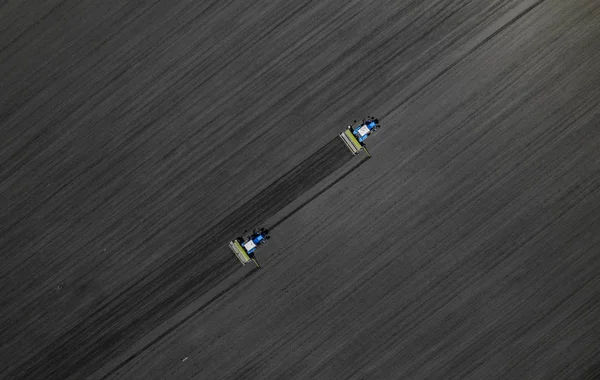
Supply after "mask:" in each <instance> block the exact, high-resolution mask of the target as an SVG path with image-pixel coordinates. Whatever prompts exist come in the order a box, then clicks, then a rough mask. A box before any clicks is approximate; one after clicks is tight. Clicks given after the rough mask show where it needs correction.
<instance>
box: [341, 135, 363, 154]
mask: <svg viewBox="0 0 600 380" xmlns="http://www.w3.org/2000/svg"><path fill="white" fill-rule="evenodd" d="M339 136H340V138H341V139H342V141H344V143H345V144H346V146H347V147H348V149H350V152H352V154H357V153H358V152H360V151H361V150H363V148H364V147H363V146H362V144H361V143H359V142H358V139H357V138H356V137H355V136H354V135H353V134H352V131H350V130H349V129H346V130H345V131H344V132H342V133H340V134H339Z"/></svg>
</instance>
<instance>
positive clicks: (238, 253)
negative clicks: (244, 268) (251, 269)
mask: <svg viewBox="0 0 600 380" xmlns="http://www.w3.org/2000/svg"><path fill="white" fill-rule="evenodd" d="M229 249H231V250H232V251H233V253H234V254H235V257H237V258H238V260H240V263H242V265H246V264H247V263H249V262H250V261H253V262H254V264H256V266H257V267H259V268H260V265H259V264H258V262H257V261H256V259H255V258H253V257H252V258H251V257H250V256H248V253H247V252H246V250H245V249H244V247H242V245H241V244H240V242H239V241H237V240H232V241H230V242H229Z"/></svg>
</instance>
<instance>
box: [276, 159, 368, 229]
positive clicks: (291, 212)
mask: <svg viewBox="0 0 600 380" xmlns="http://www.w3.org/2000/svg"><path fill="white" fill-rule="evenodd" d="M370 158H371V156H366V157H364V158H363V159H362V160H360V161H359V162H358V163H357V164H356V165H354V166H353V167H352V168H351V169H350V170H348V171H347V172H346V173H344V174H342V175H341V176H340V177H339V178H337V179H336V180H335V181H333V182H332V183H330V184H329V185H327V186H325V187H324V188H323V189H322V190H320V191H319V192H317V193H316V194H315V195H313V196H312V197H310V198H309V199H307V200H306V201H304V202H303V203H302V204H300V205H299V206H298V207H296V208H295V209H293V210H292V211H290V212H289V213H288V214H287V215H286V216H284V217H283V218H281V219H279V220H278V221H277V222H275V223H274V224H273V225H271V226H269V230H273V229H275V228H276V227H277V226H279V225H280V224H281V223H283V222H285V221H286V220H288V219H289V218H290V217H292V216H293V215H294V214H295V213H297V212H298V211H300V210H301V209H302V208H304V206H306V205H308V204H309V203H310V202H312V201H314V200H315V199H316V198H318V197H319V196H320V195H321V194H323V193H324V192H326V191H327V190H329V189H331V188H332V187H333V186H335V185H336V184H337V183H338V182H340V181H341V180H342V179H344V178H346V177H347V176H348V175H349V174H350V173H352V172H353V171H355V170H356V169H358V168H359V167H360V166H361V165H362V164H364V163H365V162H367V161H368V160H369V159H370Z"/></svg>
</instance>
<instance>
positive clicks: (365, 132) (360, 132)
mask: <svg viewBox="0 0 600 380" xmlns="http://www.w3.org/2000/svg"><path fill="white" fill-rule="evenodd" d="M378 123H379V120H377V119H373V118H367V119H365V120H363V121H362V123H361V124H360V125H358V126H357V127H351V128H352V134H353V135H354V136H356V138H357V139H358V142H359V143H361V144H362V142H363V141H365V140H366V139H367V137H369V135H370V134H371V132H373V131H374V130H376V129H377V128H379V124H378Z"/></svg>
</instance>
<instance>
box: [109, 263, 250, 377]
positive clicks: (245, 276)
mask: <svg viewBox="0 0 600 380" xmlns="http://www.w3.org/2000/svg"><path fill="white" fill-rule="evenodd" d="M258 270H259V268H254V269H252V270H251V271H250V272H248V273H246V275H244V276H243V277H242V278H240V279H238V280H237V281H235V282H234V283H233V284H231V285H229V286H228V287H227V288H225V289H223V290H222V291H220V292H219V293H218V294H217V295H215V296H214V297H212V298H211V299H209V300H208V301H206V302H205V303H204V304H203V305H202V306H200V307H199V308H197V309H196V310H194V311H192V312H191V313H190V314H189V315H188V316H186V317H185V318H183V319H182V320H180V321H179V322H177V323H176V324H174V325H173V326H171V327H169V328H168V329H167V330H165V331H164V332H162V333H161V334H160V335H159V336H157V337H156V338H154V339H152V341H150V342H149V343H148V344H146V345H145V346H144V347H142V348H140V349H139V350H137V351H136V352H134V353H133V354H131V355H130V356H129V357H128V358H127V359H125V360H124V361H122V362H121V363H119V365H117V366H116V367H114V368H113V369H111V370H110V371H108V372H107V373H106V374H105V375H104V376H102V377H101V378H100V380H105V379H107V378H108V377H110V376H112V375H113V374H115V373H116V372H117V371H118V370H120V369H121V368H123V367H125V366H126V365H127V364H129V363H131V362H132V361H133V360H135V358H137V357H138V356H140V355H141V354H142V353H144V351H146V350H147V349H149V348H150V347H152V346H153V345H155V344H156V343H158V342H160V341H161V340H163V339H164V338H165V337H166V336H167V335H169V334H170V333H172V332H173V331H175V330H177V329H178V328H179V327H180V326H181V325H183V324H184V323H186V322H187V321H189V320H190V319H192V318H193V317H195V316H196V315H198V314H200V313H201V312H202V311H204V309H206V308H207V307H208V306H210V305H211V304H213V303H214V302H216V301H217V300H218V299H219V298H221V297H222V296H224V295H225V294H227V293H228V292H230V291H231V290H233V289H234V288H236V287H237V286H238V285H239V284H241V283H242V282H244V280H246V279H247V278H249V277H250V276H252V275H253V274H254V273H256V272H257V271H258Z"/></svg>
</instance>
